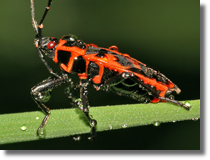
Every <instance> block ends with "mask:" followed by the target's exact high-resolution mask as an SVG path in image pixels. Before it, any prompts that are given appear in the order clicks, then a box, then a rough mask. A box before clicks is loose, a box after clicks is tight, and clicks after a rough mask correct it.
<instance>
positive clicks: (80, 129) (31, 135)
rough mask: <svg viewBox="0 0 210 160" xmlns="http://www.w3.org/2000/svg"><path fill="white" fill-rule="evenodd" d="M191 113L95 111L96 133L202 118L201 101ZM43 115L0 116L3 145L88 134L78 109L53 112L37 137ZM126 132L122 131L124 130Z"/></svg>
mask: <svg viewBox="0 0 210 160" xmlns="http://www.w3.org/2000/svg"><path fill="white" fill-rule="evenodd" d="M189 102H190V104H191V106H192V108H191V109H190V111H188V110H186V109H184V108H182V107H180V106H176V105H174V104H171V103H156V104H153V103H149V104H128V105H117V106H106V107H92V108H90V114H91V115H92V116H93V118H94V119H96V120H97V122H98V125H97V131H105V130H112V129H120V128H128V127H134V126H141V125H150V124H154V125H158V124H159V123H165V122H174V121H183V120H193V119H197V118H200V100H193V101H189ZM43 118H44V114H43V113H42V112H40V111H36V112H25V113H15V114H5V115H0V144H6V143H14V142H23V141H31V140H38V139H40V138H46V139H48V138H55V137H64V136H71V135H78V134H83V133H89V132H90V127H89V123H88V121H87V118H86V117H85V116H84V114H83V113H82V111H80V110H79V109H59V110H51V115H50V118H49V120H48V123H47V125H46V127H45V129H44V135H43V137H38V136H37V135H36V130H37V128H38V127H39V125H40V124H41V121H42V119H43ZM122 132H123V130H122Z"/></svg>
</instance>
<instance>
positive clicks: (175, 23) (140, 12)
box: [0, 0, 200, 150]
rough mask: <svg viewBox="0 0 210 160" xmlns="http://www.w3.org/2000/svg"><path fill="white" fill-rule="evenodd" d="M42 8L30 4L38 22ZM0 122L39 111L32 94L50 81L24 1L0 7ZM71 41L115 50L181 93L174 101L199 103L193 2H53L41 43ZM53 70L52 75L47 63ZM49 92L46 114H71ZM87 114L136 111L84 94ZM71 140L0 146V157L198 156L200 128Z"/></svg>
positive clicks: (172, 126) (165, 127)
mask: <svg viewBox="0 0 210 160" xmlns="http://www.w3.org/2000/svg"><path fill="white" fill-rule="evenodd" d="M46 4H47V0H46V1H43V0H42V1H35V14H36V19H37V21H38V22H39V21H40V18H41V16H42V15H43V12H44V9H45V7H46ZM0 20H1V23H0V24H1V25H0V46H1V50H0V73H1V76H0V79H1V83H0V88H1V91H0V98H1V107H0V108H1V109H0V114H5V113H17V112H26V111H39V108H38V107H37V106H36V104H35V102H34V101H33V100H32V98H31V96H30V88H31V87H33V86H34V85H36V84H37V83H38V82H40V81H42V80H43V79H46V78H47V77H48V76H49V75H50V74H49V73H48V71H47V69H46V68H45V66H44V64H43V63H42V62H41V60H40V59H39V56H38V54H37V52H36V50H35V47H34V44H33V41H34V36H35V32H34V30H33V28H32V25H31V10H30V2H29V1H27V2H26V1H1V2H0ZM68 33H71V34H75V35H77V37H78V38H80V39H82V40H84V42H86V43H95V44H97V45H98V46H101V47H109V46H111V45H117V46H118V48H119V50H120V52H122V53H128V54H129V55H130V56H131V57H133V58H136V59H138V60H139V61H141V62H143V63H145V64H148V65H150V66H153V67H155V68H158V69H159V70H160V71H161V72H162V73H163V74H165V75H166V76H167V77H168V78H170V79H171V80H172V81H173V82H174V83H175V84H177V85H178V86H179V87H180V88H181V90H182V92H181V94H180V95H177V96H176V99H177V100H190V99H191V100H193V99H200V67H199V66H200V1H199V0H170V1H169V0H159V1H157V0H147V1H146V0H144V1H143V0H130V1H128V0H114V1H113V0H106V1H105V0H89V1H87V0H86V1H84V0H83V1H82V0H69V1H64V0H59V1H55V0H54V1H53V3H52V6H51V10H50V11H49V14H48V15H47V17H46V20H45V21H44V29H43V34H44V36H53V37H57V38H60V37H62V36H63V35H64V34H68ZM50 65H52V67H53V68H54V69H55V70H56V71H58V68H57V66H56V65H54V64H53V63H50ZM64 88H65V86H63V87H60V88H58V89H55V90H54V92H53V96H52V98H51V100H50V102H49V103H48V107H49V108H50V109H58V108H70V107H71V106H70V105H69V103H68V99H67V98H66V97H65V95H64V94H63V90H64ZM89 91H90V93H89V102H90V105H91V106H103V105H116V104H132V103H138V102H137V101H135V100H132V99H129V98H127V97H120V96H117V95H115V94H113V93H108V92H102V91H96V90H95V89H93V87H89ZM88 136H89V134H85V135H82V136H81V138H82V139H81V141H80V142H75V141H73V139H72V137H65V138H57V139H48V140H40V141H32V142H22V143H14V144H7V145H1V146H0V149H148V150H154V149H156V150H157V149H164V150H171V149H176V150H177V149H180V150H183V149H189V150H192V149H196V150H198V149H200V120H198V121H184V122H176V123H165V124H161V125H160V126H158V127H154V126H152V125H150V126H141V127H135V128H129V129H123V130H113V131H106V132H98V134H97V136H98V137H97V139H96V140H95V141H93V142H89V141H88V140H87V137H88Z"/></svg>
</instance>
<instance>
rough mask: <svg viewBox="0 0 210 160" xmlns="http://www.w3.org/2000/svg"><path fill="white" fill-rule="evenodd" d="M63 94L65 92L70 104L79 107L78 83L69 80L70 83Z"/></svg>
mask: <svg viewBox="0 0 210 160" xmlns="http://www.w3.org/2000/svg"><path fill="white" fill-rule="evenodd" d="M64 92H65V94H67V97H68V99H69V100H70V104H71V106H72V107H73V108H77V107H80V106H79V103H80V102H79V99H80V98H79V97H80V94H79V93H80V85H79V84H74V83H73V82H70V85H69V86H68V87H67V88H66V89H65V91H64Z"/></svg>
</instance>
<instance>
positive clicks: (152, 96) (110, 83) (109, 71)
mask: <svg viewBox="0 0 210 160" xmlns="http://www.w3.org/2000/svg"><path fill="white" fill-rule="evenodd" d="M51 2H52V0H48V5H47V7H46V9H45V12H44V14H43V16H42V18H41V20H40V22H39V24H38V23H37V21H36V20H35V13H34V1H33V0H31V14H32V25H33V28H34V30H35V32H36V37H35V40H34V44H35V47H36V49H37V51H38V54H39V56H40V58H41V60H42V62H43V63H44V65H45V66H46V68H47V69H48V70H49V72H50V74H51V75H52V76H51V77H49V78H47V79H45V80H44V81H42V82H41V83H39V84H37V85H36V86H34V87H33V88H32V89H31V95H32V97H33V99H34V101H35V102H36V103H37V105H38V106H39V107H40V108H41V109H42V110H43V111H44V112H45V114H46V115H45V117H44V119H43V121H42V123H41V125H40V126H39V128H38V130H37V135H40V129H42V128H43V127H44V126H45V125H46V123H47V121H48V119H49V115H50V109H49V108H47V107H46V105H45V104H44V103H45V102H47V101H48V100H49V99H50V97H51V92H52V90H53V89H54V88H55V87H57V86H60V85H61V84H63V83H68V84H69V86H68V87H67V89H66V90H65V93H66V94H67V96H68V98H69V100H70V102H71V104H72V106H73V107H78V108H79V109H80V110H82V111H83V112H84V114H85V115H86V117H87V119H88V120H89V123H90V127H91V137H90V138H91V139H92V138H94V137H95V134H96V125H97V121H96V120H95V119H92V117H91V116H90V115H89V107H90V106H89V103H88V97H87V95H88V90H87V86H88V85H89V84H93V86H94V87H95V89H96V90H105V91H112V92H114V93H116V94H119V95H122V96H128V97H131V98H133V99H135V100H138V101H139V102H140V103H145V102H153V103H157V102H159V101H167V102H171V103H174V104H176V105H179V106H182V107H184V108H186V109H189V106H187V105H185V104H183V103H181V102H179V101H177V100H174V96H173V95H175V94H179V93H180V92H181V90H180V89H179V88H178V87H177V86H176V85H175V84H174V83H173V82H172V81H171V80H169V79H168V78H167V77H166V76H165V75H163V74H162V73H161V72H160V71H158V70H156V69H154V68H151V67H148V66H147V65H146V64H144V63H142V62H140V61H138V60H136V59H134V58H132V57H130V56H129V55H128V54H123V53H120V52H119V50H118V48H117V47H116V46H111V47H109V48H102V47H98V46H97V45H95V44H86V43H84V42H83V41H82V40H79V39H78V38H77V37H76V36H74V35H71V34H68V35H64V36H63V37H62V38H61V39H60V40H58V39H56V38H54V37H43V36H42V29H43V24H42V23H43V21H44V19H45V17H46V15H47V13H48V11H49V9H50V5H51ZM45 57H48V58H50V59H52V60H53V61H54V62H55V63H57V64H58V65H59V67H60V69H61V74H57V73H55V72H54V71H53V70H52V68H51V67H50V66H49V65H48V63H47V62H46V61H45ZM69 74H77V75H78V77H79V79H80V81H79V82H78V83H74V82H72V81H71V79H70V78H69Z"/></svg>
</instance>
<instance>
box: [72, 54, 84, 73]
mask: <svg viewBox="0 0 210 160" xmlns="http://www.w3.org/2000/svg"><path fill="white" fill-rule="evenodd" d="M72 71H73V72H75V73H84V72H85V71H86V61H85V60H84V58H83V57H82V56H78V57H75V58H74V64H73V67H72Z"/></svg>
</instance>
